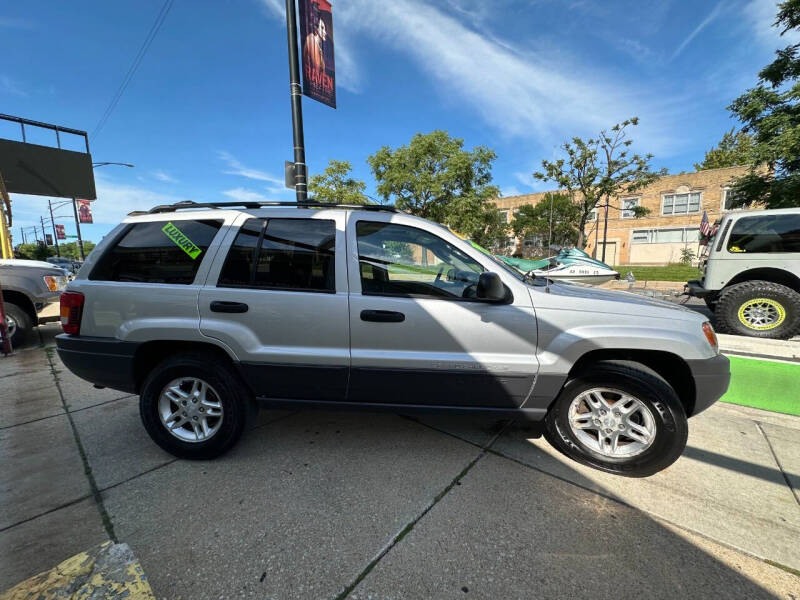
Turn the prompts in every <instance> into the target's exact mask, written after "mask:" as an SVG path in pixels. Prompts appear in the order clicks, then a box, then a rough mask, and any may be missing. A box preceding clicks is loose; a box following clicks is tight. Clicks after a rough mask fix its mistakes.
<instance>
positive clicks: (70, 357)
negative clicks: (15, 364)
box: [56, 333, 139, 394]
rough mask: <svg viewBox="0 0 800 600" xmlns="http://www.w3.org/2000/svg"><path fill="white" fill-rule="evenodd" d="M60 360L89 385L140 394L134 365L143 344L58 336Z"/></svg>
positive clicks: (57, 345) (109, 339)
mask: <svg viewBox="0 0 800 600" xmlns="http://www.w3.org/2000/svg"><path fill="white" fill-rule="evenodd" d="M56 347H57V348H58V356H59V358H60V359H61V362H63V363H64V366H66V367H67V368H68V369H69V370H70V371H72V372H73V373H74V374H75V375H77V376H78V377H80V378H81V379H85V380H86V381H88V382H89V383H93V384H95V385H99V386H102V387H108V388H112V389H115V390H120V391H123V392H129V393H131V394H135V393H136V391H137V390H136V378H135V376H134V370H133V362H134V356H135V355H136V350H137V349H138V347H139V344H138V343H136V342H121V341H119V340H115V339H112V338H97V337H82V336H71V335H67V334H65V333H62V334H61V335H57V336H56Z"/></svg>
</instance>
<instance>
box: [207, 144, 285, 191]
mask: <svg viewBox="0 0 800 600" xmlns="http://www.w3.org/2000/svg"><path fill="white" fill-rule="evenodd" d="M218 154H219V158H220V159H221V160H223V161H224V162H225V163H227V165H228V170H227V171H223V173H224V174H225V175H238V176H240V177H245V178H247V179H255V180H256V181H266V182H268V183H271V184H273V185H275V186H282V185H283V184H284V180H283V178H280V177H276V176H275V175H272V174H270V173H267V172H266V171H260V170H258V169H254V168H252V167H247V166H245V165H243V164H242V163H241V162H240V161H239V159H237V158H236V157H235V156H233V155H232V154H231V153H230V152H224V151H223V152H219V153H218Z"/></svg>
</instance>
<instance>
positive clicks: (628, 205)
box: [622, 198, 640, 219]
mask: <svg viewBox="0 0 800 600" xmlns="http://www.w3.org/2000/svg"><path fill="white" fill-rule="evenodd" d="M639 200H640V199H639V198H625V199H623V200H622V218H623V219H632V218H634V217H635V216H636V211H635V210H634V208H635V207H637V206H639Z"/></svg>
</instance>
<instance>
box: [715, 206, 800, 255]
mask: <svg viewBox="0 0 800 600" xmlns="http://www.w3.org/2000/svg"><path fill="white" fill-rule="evenodd" d="M728 252H732V253H746V254H775V253H779V252H800V214H796V215H793V214H788V215H787V214H783V215H759V216H756V217H742V218H741V219H739V220H738V221H736V223H735V224H734V226H733V231H731V237H730V238H729V239H728Z"/></svg>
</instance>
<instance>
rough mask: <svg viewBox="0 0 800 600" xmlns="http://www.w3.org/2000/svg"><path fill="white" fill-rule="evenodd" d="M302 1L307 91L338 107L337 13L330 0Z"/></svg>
mask: <svg viewBox="0 0 800 600" xmlns="http://www.w3.org/2000/svg"><path fill="white" fill-rule="evenodd" d="M299 1H300V43H301V44H302V45H303V94H305V95H306V96H308V97H309V98H313V99H314V100H317V101H319V102H322V103H323V104H327V105H328V106H330V107H332V108H336V67H335V64H334V59H333V50H334V43H333V15H332V13H331V3H330V2H329V0H299Z"/></svg>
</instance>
